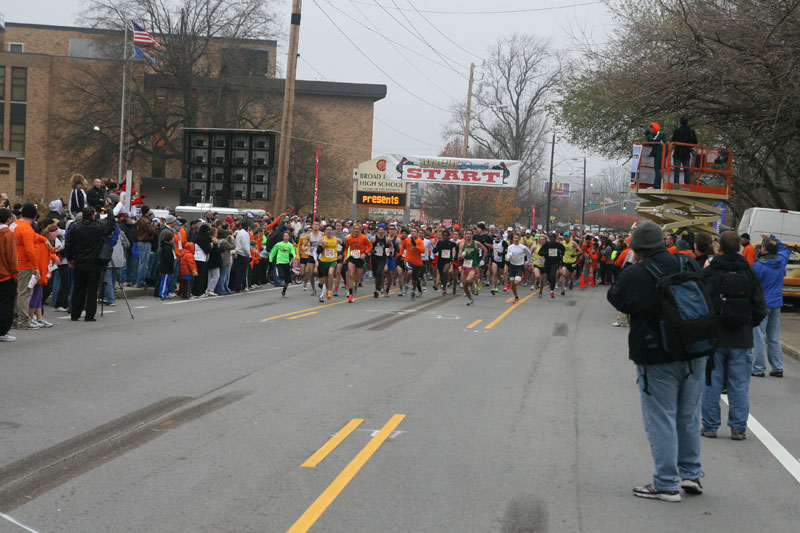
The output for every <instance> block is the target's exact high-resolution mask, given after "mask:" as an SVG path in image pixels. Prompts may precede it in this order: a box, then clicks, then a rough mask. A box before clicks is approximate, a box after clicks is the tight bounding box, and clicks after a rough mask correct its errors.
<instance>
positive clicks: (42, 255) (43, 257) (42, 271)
mask: <svg viewBox="0 0 800 533" xmlns="http://www.w3.org/2000/svg"><path fill="white" fill-rule="evenodd" d="M51 234H52V240H55V238H56V235H58V226H56V225H55V224H50V225H49V226H47V227H45V228H42V231H41V235H42V236H43V237H45V241H39V242H37V243H36V273H35V274H34V275H35V276H36V277H37V278H38V279H37V281H36V285H35V286H34V287H33V292H32V294H31V298H30V300H29V301H28V319H29V320H30V321H31V324H33V325H35V326H38V327H40V328H52V327H53V324H52V323H51V322H49V321H47V320H45V318H44V316H43V315H42V307H43V305H44V304H43V301H44V289H45V287H47V283H48V282H49V281H50V263H51V261H55V260H56V256H55V254H54V253H53V251H52V250H53V249H52V246H50V247H48V246H47V245H46V244H45V242H50V243H51V245H52V241H51V240H50V237H49V236H50V235H51Z"/></svg>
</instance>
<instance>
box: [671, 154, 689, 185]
mask: <svg viewBox="0 0 800 533" xmlns="http://www.w3.org/2000/svg"><path fill="white" fill-rule="evenodd" d="M672 164H673V165H674V169H673V173H674V174H675V176H674V181H673V183H675V184H678V183H680V182H681V180H680V171H681V169H680V168H678V167H679V166H682V167H683V183H684V184H685V185H689V182H690V181H691V172H692V169H691V165H692V156H691V154H690V155H687V156H686V159H681V158H679V157H676V156H675V155H674V154H673V156H672Z"/></svg>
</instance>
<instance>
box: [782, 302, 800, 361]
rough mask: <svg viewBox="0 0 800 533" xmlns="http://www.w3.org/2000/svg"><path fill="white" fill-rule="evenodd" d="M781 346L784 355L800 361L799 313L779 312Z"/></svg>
mask: <svg viewBox="0 0 800 533" xmlns="http://www.w3.org/2000/svg"><path fill="white" fill-rule="evenodd" d="M781 344H782V345H783V351H784V353H786V354H788V355H790V356H791V357H794V358H795V359H797V360H800V311H798V310H791V311H787V308H786V307H784V308H783V309H782V310H781Z"/></svg>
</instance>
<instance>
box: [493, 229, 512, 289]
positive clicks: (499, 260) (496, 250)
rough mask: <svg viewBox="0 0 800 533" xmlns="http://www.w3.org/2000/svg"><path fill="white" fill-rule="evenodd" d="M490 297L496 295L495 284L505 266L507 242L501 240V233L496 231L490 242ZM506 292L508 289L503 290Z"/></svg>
mask: <svg viewBox="0 0 800 533" xmlns="http://www.w3.org/2000/svg"><path fill="white" fill-rule="evenodd" d="M491 246H492V257H491V263H492V296H494V295H495V294H497V284H498V283H499V281H500V276H501V275H502V274H503V267H504V266H505V257H506V250H507V249H508V242H506V240H505V239H503V232H502V231H501V230H497V232H496V233H495V235H494V240H493V241H492V244H491ZM503 290H505V291H508V287H506V288H505V289H503Z"/></svg>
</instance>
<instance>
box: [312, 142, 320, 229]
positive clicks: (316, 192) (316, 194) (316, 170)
mask: <svg viewBox="0 0 800 533" xmlns="http://www.w3.org/2000/svg"><path fill="white" fill-rule="evenodd" d="M318 197H319V145H317V158H316V164H315V166H314V213H313V214H312V215H311V221H312V222H314V221H315V220H317V198H318Z"/></svg>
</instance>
